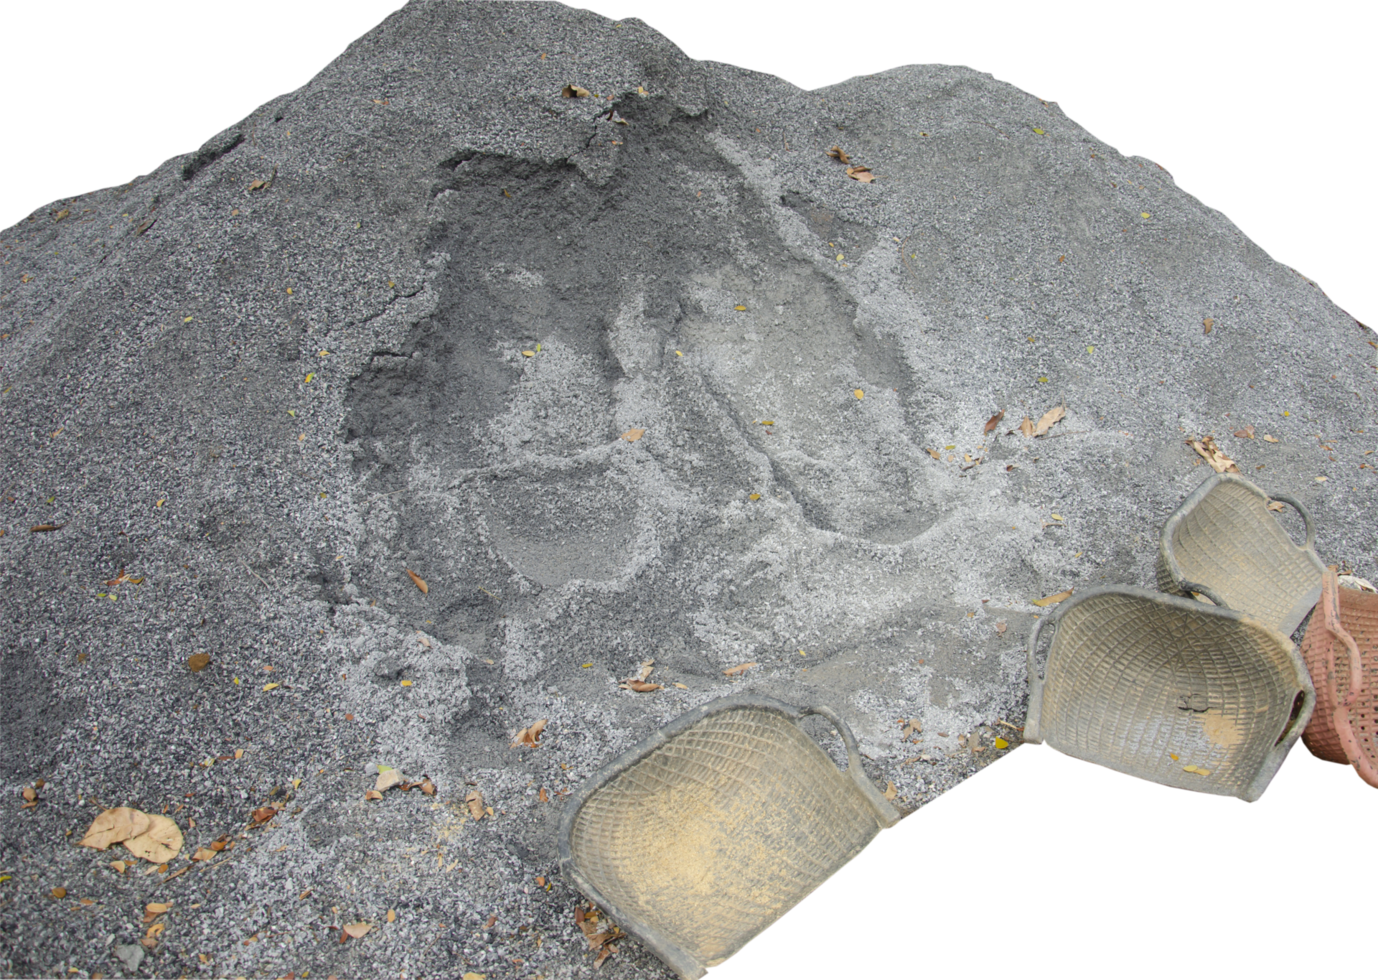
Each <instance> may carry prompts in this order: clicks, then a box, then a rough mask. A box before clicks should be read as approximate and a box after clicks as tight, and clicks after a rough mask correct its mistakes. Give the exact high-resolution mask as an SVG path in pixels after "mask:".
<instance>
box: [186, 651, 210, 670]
mask: <svg viewBox="0 0 1378 980" xmlns="http://www.w3.org/2000/svg"><path fill="white" fill-rule="evenodd" d="M210 663H211V655H210V654H209V653H193V654H192V655H191V656H190V657H188V658H187V670H189V671H191V672H192V673H193V674H199V673H201V671H203V670H205V669H206V668H207V667H209V666H210Z"/></svg>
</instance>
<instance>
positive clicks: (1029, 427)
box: [1019, 415, 1034, 439]
mask: <svg viewBox="0 0 1378 980" xmlns="http://www.w3.org/2000/svg"><path fill="white" fill-rule="evenodd" d="M1019 431H1020V432H1022V433H1024V438H1025V439H1032V438H1033V434H1034V424H1033V419H1031V418H1029V417H1028V416H1027V415H1025V416H1024V421H1023V422H1020V423H1019Z"/></svg>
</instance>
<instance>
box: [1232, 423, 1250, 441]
mask: <svg viewBox="0 0 1378 980" xmlns="http://www.w3.org/2000/svg"><path fill="white" fill-rule="evenodd" d="M1234 434H1235V438H1237V439H1252V438H1253V437H1254V427H1253V426H1252V425H1246V426H1244V428H1242V429H1236V430H1235V433H1234Z"/></svg>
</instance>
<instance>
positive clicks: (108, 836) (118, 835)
mask: <svg viewBox="0 0 1378 980" xmlns="http://www.w3.org/2000/svg"><path fill="white" fill-rule="evenodd" d="M148 826H149V817H148V814H147V813H144V812H143V811H142V810H135V809H134V808H133V807H127V806H118V807H115V808H113V809H110V810H106V811H104V812H103V813H101V814H99V815H97V817H96V819H95V820H93V821H91V826H90V828H89V829H88V830H87V831H86V836H85V837H83V838H82V839H81V840H79V841H77V844H78V845H79V846H80V847H94V848H95V849H96V850H98V851H103V850H105V849H106V848H107V847H109V846H110V845H111V844H118V843H120V842H121V841H125V840H128V839H129V838H131V837H137V836H138V835H139V834H142V833H143V832H144V831H146V830H148Z"/></svg>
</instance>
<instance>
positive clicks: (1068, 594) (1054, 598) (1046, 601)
mask: <svg viewBox="0 0 1378 980" xmlns="http://www.w3.org/2000/svg"><path fill="white" fill-rule="evenodd" d="M1070 598H1072V590H1071V589H1065V590H1063V591H1062V592H1059V593H1057V594H1056V595H1050V596H1044V597H1043V598H1042V599H1035V600H1034V601H1033V604H1034V605H1035V606H1051V605H1054V604H1055V603H1058V602H1061V601H1062V600H1063V599H1070Z"/></svg>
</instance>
